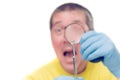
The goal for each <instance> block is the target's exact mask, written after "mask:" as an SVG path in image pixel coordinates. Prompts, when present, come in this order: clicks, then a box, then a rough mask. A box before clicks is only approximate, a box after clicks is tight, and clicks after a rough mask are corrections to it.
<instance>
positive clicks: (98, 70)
mask: <svg viewBox="0 0 120 80" xmlns="http://www.w3.org/2000/svg"><path fill="white" fill-rule="evenodd" d="M62 75H66V76H73V75H72V74H69V73H67V72H66V71H65V70H64V69H63V68H62V67H61V65H60V63H59V61H58V59H55V60H53V61H52V62H50V63H49V64H47V65H45V66H43V67H42V68H40V69H38V70H36V71H35V72H34V73H32V74H31V75H29V76H27V78H26V80H54V78H56V77H58V76H62ZM78 76H79V77H83V78H84V80H117V78H115V76H113V75H112V73H110V71H109V70H108V69H107V68H106V67H105V66H104V65H103V64H102V62H98V63H91V62H88V64H87V68H86V70H85V71H84V72H82V73H81V74H78Z"/></svg>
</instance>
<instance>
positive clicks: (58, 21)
mask: <svg viewBox="0 0 120 80" xmlns="http://www.w3.org/2000/svg"><path fill="white" fill-rule="evenodd" d="M59 23H61V21H57V22H55V23H53V24H52V25H53V26H55V25H57V24H59Z"/></svg>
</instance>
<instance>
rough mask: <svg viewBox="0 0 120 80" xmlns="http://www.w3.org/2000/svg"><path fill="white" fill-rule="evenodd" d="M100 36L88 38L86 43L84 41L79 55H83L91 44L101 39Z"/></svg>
mask: <svg viewBox="0 0 120 80" xmlns="http://www.w3.org/2000/svg"><path fill="white" fill-rule="evenodd" d="M101 37H102V35H101V34H97V35H94V36H91V37H90V38H88V39H87V40H86V41H84V42H83V43H82V44H81V45H80V48H81V50H80V53H81V54H83V53H84V51H85V50H86V49H87V48H88V47H90V46H91V45H92V44H94V43H95V42H96V41H99V40H100V39H101Z"/></svg>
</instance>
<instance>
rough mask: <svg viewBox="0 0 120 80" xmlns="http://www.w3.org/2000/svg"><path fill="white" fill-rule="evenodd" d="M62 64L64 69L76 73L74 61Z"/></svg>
mask: <svg viewBox="0 0 120 80" xmlns="http://www.w3.org/2000/svg"><path fill="white" fill-rule="evenodd" d="M62 66H63V69H64V70H65V71H67V72H68V73H71V74H73V73H74V65H73V63H71V64H65V65H62Z"/></svg>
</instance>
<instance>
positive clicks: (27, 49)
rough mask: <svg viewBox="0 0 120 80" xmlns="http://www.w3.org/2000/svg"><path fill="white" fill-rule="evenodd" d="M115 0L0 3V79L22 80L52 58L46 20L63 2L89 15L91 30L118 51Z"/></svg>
mask: <svg viewBox="0 0 120 80" xmlns="http://www.w3.org/2000/svg"><path fill="white" fill-rule="evenodd" d="M118 1H119V0H99V1H98V0H59V1H58V0H43V1H41V0H0V80H22V79H23V77H25V76H26V75H27V74H29V73H31V72H32V71H34V70H35V69H37V68H38V67H40V66H42V65H44V64H46V63H48V62H49V61H50V60H52V59H53V58H54V57H55V53H54V50H53V48H52V45H51V39H50V31H49V19H50V15H51V13H52V11H53V10H54V9H55V8H56V7H57V6H59V5H60V4H62V3H64V2H76V3H80V4H82V5H83V6H85V7H87V8H88V9H89V10H90V11H91V12H92V14H93V17H94V23H95V30H96V31H99V32H104V33H106V34H107V35H108V36H109V37H110V38H111V39H112V40H113V42H114V43H115V45H116V46H117V48H118V50H120V41H119V39H120V36H119V35H120V28H119V27H120V9H119V8H120V5H119V2H118Z"/></svg>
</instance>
